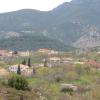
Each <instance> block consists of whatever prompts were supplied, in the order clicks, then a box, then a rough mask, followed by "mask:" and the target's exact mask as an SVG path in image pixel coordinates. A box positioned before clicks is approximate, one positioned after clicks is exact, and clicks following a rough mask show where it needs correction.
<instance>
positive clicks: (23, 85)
mask: <svg viewBox="0 0 100 100" xmlns="http://www.w3.org/2000/svg"><path fill="white" fill-rule="evenodd" d="M8 86H10V87H12V88H16V89H17V90H27V89H28V82H27V80H26V79H25V78H24V77H22V76H19V75H17V76H13V77H11V78H10V79H9V80H8Z"/></svg>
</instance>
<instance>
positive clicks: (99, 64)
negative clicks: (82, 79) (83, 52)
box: [88, 60, 100, 70]
mask: <svg viewBox="0 0 100 100" xmlns="http://www.w3.org/2000/svg"><path fill="white" fill-rule="evenodd" d="M88 64H89V65H90V66H91V67H92V68H96V69H99V70H100V62H97V61H94V60H92V61H89V62H88Z"/></svg>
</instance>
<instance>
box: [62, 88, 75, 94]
mask: <svg viewBox="0 0 100 100" xmlns="http://www.w3.org/2000/svg"><path fill="white" fill-rule="evenodd" d="M61 92H63V93H68V94H69V95H73V92H74V91H73V89H71V88H62V89H61Z"/></svg>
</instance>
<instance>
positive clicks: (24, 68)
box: [9, 64, 29, 73]
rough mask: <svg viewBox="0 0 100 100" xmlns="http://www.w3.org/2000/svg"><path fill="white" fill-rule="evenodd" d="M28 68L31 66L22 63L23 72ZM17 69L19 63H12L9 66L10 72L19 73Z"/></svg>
mask: <svg viewBox="0 0 100 100" xmlns="http://www.w3.org/2000/svg"><path fill="white" fill-rule="evenodd" d="M28 68H29V66H26V65H22V64H20V69H21V72H23V71H26V70H27V69H28ZM17 70H18V64H17V65H12V66H10V67H9V71H10V72H15V73H17Z"/></svg>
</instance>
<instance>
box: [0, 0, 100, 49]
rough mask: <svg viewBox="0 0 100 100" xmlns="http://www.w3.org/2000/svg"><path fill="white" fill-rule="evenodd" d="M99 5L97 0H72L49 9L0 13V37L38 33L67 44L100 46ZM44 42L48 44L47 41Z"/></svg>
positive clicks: (99, 2)
mask: <svg viewBox="0 0 100 100" xmlns="http://www.w3.org/2000/svg"><path fill="white" fill-rule="evenodd" d="M99 7H100V0H72V1H71V2H69V3H68V2H66V3H64V4H62V5H60V6H58V7H57V8H55V9H53V10H51V11H48V12H44V11H37V10H33V9H22V10H19V11H14V12H8V13H2V14H0V37H2V38H4V39H6V41H8V37H10V38H11V39H13V38H14V37H17V39H18V38H20V36H21V37H24V36H25V35H28V36H29V37H30V36H31V35H32V36H33V37H34V36H35V35H39V36H43V37H45V38H48V39H51V41H52V39H53V40H56V41H59V42H60V43H62V44H63V45H65V46H66V47H67V46H68V45H69V46H74V47H76V48H84V49H86V48H94V47H98V46H100V39H99V38H100V19H99V18H100V10H99ZM12 32H13V33H14V34H12ZM12 37H13V38H12ZM39 38H40V37H39ZM1 40H2V39H1ZM34 43H35V42H34ZM40 43H41V42H40ZM2 45H3V44H2ZM35 45H36V44H35ZM41 45H43V44H41ZM46 45H47V46H49V44H48V43H46ZM52 45H54V44H52ZM0 46H1V45H0ZM3 46H4V45H3ZM56 47H57V45H56ZM11 48H13V47H11ZM16 48H17V47H16ZM34 48H35V47H34ZM36 48H37V47H36Z"/></svg>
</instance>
